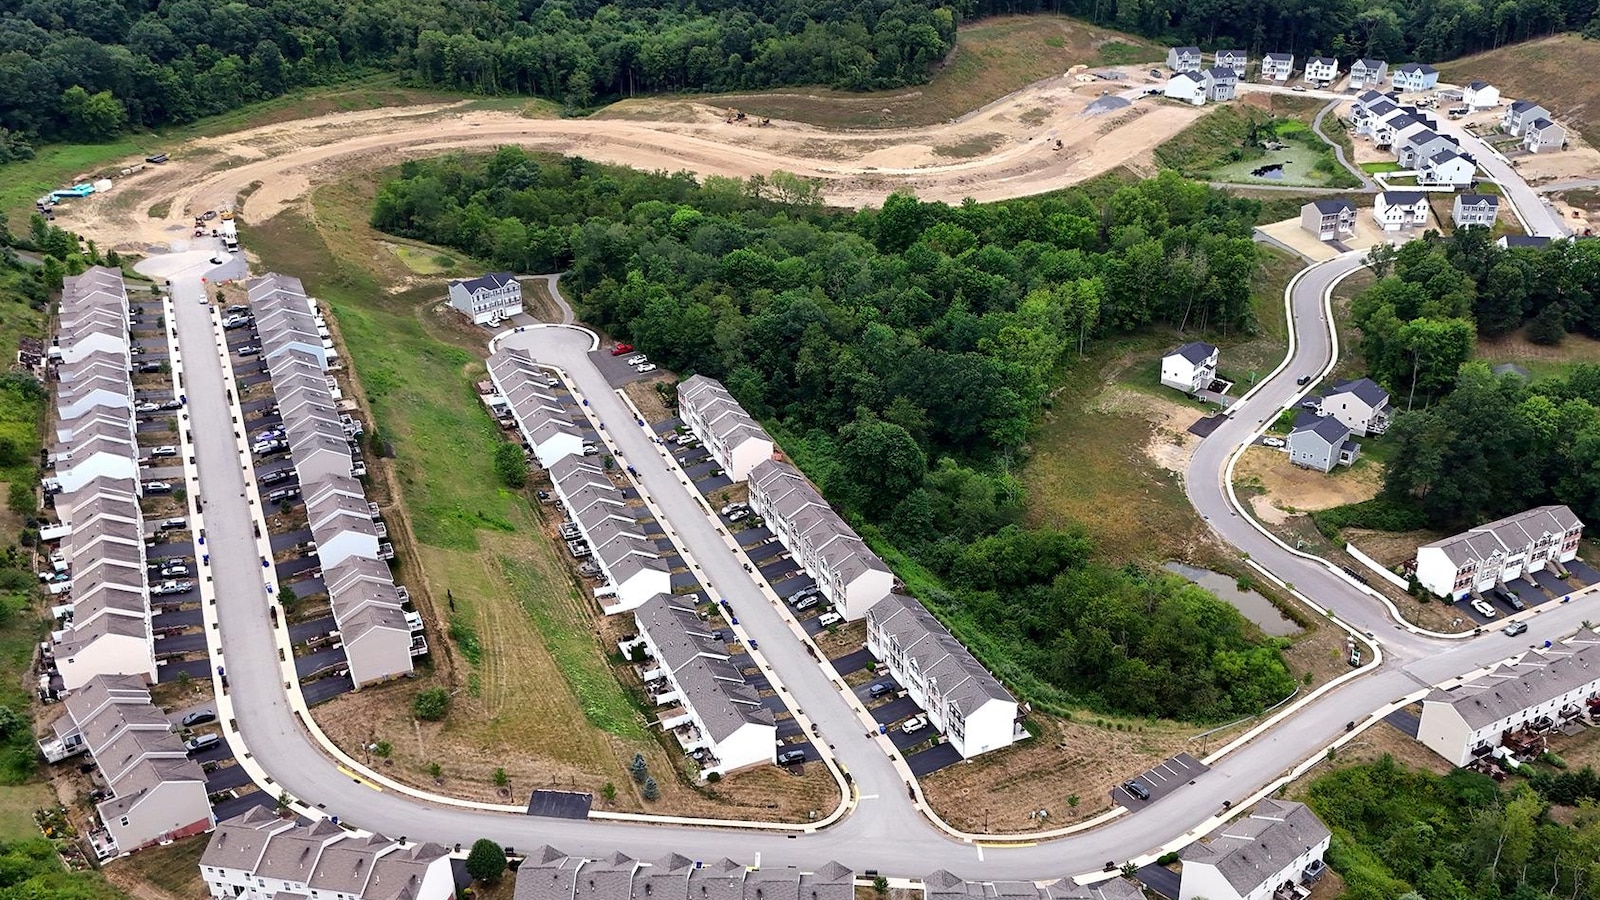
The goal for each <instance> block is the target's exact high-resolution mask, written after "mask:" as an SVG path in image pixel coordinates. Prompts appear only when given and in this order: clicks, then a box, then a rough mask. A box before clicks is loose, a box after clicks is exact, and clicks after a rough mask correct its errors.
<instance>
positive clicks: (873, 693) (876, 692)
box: [867, 681, 894, 697]
mask: <svg viewBox="0 0 1600 900" xmlns="http://www.w3.org/2000/svg"><path fill="white" fill-rule="evenodd" d="M893 690H894V685H893V684H892V683H890V682H887V681H880V682H878V683H877V684H874V685H873V686H872V687H869V688H867V695H868V696H869V697H882V696H883V695H884V694H888V693H890V692H892V691H893Z"/></svg>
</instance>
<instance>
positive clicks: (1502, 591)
mask: <svg viewBox="0 0 1600 900" xmlns="http://www.w3.org/2000/svg"><path fill="white" fill-rule="evenodd" d="M1494 596H1495V599H1496V600H1499V601H1500V602H1501V603H1504V604H1505V605H1507V606H1509V607H1511V611H1512V612H1522V611H1523V610H1525V609H1527V608H1528V604H1526V603H1523V602H1522V597H1521V596H1519V595H1518V594H1517V592H1516V591H1513V590H1511V589H1509V588H1495V589H1494Z"/></svg>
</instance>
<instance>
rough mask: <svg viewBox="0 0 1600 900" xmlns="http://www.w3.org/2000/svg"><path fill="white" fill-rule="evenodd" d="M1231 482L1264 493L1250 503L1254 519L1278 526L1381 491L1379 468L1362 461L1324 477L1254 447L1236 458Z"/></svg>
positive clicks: (1285, 457) (1283, 455)
mask: <svg viewBox="0 0 1600 900" xmlns="http://www.w3.org/2000/svg"><path fill="white" fill-rule="evenodd" d="M1233 480H1234V484H1236V485H1240V486H1248V487H1253V488H1258V489H1261V490H1262V491H1263V492H1264V493H1262V494H1260V495H1258V496H1256V497H1255V498H1253V500H1252V502H1253V505H1254V507H1255V513H1256V515H1257V516H1260V517H1261V518H1262V519H1264V520H1266V521H1268V522H1271V523H1273V524H1281V523H1283V522H1284V521H1285V520H1287V519H1288V518H1289V517H1290V516H1293V515H1299V514H1302V513H1306V512H1314V511H1316V510H1319V509H1331V508H1332V507H1335V506H1343V505H1345V504H1346V503H1359V502H1361V501H1362V500H1370V499H1372V498H1373V497H1375V496H1377V494H1378V490H1379V489H1380V488H1382V487H1383V468H1382V467H1381V466H1379V465H1377V464H1376V463H1372V462H1370V461H1366V462H1365V464H1362V463H1360V462H1358V464H1357V465H1355V466H1353V467H1351V468H1348V469H1347V468H1342V467H1341V468H1336V469H1334V470H1333V471H1332V472H1329V473H1327V474H1324V473H1322V472H1318V471H1315V470H1313V469H1302V468H1300V467H1299V466H1296V465H1294V464H1293V463H1291V462H1289V457H1288V454H1286V453H1284V452H1283V451H1282V450H1274V449H1272V448H1271V447H1262V446H1259V445H1258V446H1254V447H1251V448H1250V449H1248V450H1246V451H1245V452H1244V455H1243V456H1241V457H1240V458H1239V464H1238V466H1236V467H1235V468H1234V470H1233Z"/></svg>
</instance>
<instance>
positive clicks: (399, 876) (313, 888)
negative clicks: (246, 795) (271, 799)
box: [200, 806, 531, 900]
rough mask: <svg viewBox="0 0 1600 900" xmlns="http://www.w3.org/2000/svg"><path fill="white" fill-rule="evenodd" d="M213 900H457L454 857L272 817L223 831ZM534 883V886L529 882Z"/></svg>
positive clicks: (431, 847) (245, 819)
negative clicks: (300, 899)
mask: <svg viewBox="0 0 1600 900" xmlns="http://www.w3.org/2000/svg"><path fill="white" fill-rule="evenodd" d="M200 877H201V879H202V880H204V881H205V883H206V890H207V891H208V892H209V895H210V896H211V897H212V898H213V900H282V898H285V897H293V898H309V897H322V898H325V900H450V898H452V897H454V896H455V894H456V883H455V876H454V875H453V874H452V872H451V863H450V851H449V850H447V849H446V848H444V847H442V846H440V845H438V844H430V843H417V842H416V841H407V840H405V839H403V838H402V839H401V840H399V841H393V840H390V839H388V838H386V837H384V836H382V835H378V834H366V835H364V834H361V833H351V832H348V831H345V830H344V829H343V828H340V827H339V826H338V825H336V824H334V822H333V821H332V820H331V819H318V820H317V821H315V822H312V823H311V824H308V825H299V824H296V823H295V820H294V819H284V818H281V817H279V816H278V815H276V814H275V813H273V812H272V811H271V810H269V809H267V808H265V807H261V806H253V807H251V808H250V810H249V811H248V812H245V813H243V814H242V815H239V816H235V817H234V818H232V819H226V820H224V821H222V822H218V823H217V830H216V832H215V833H214V834H212V836H211V841H210V843H208V844H207V845H206V849H205V852H204V853H202V854H201V856H200ZM530 880H531V879H530Z"/></svg>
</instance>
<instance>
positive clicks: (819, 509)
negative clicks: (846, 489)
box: [750, 460, 895, 620]
mask: <svg viewBox="0 0 1600 900" xmlns="http://www.w3.org/2000/svg"><path fill="white" fill-rule="evenodd" d="M750 507H751V508H752V509H754V510H755V511H756V513H757V514H759V515H760V516H761V517H762V518H764V519H766V522H767V527H768V528H770V529H772V533H773V535H774V536H776V537H777V538H778V540H779V541H780V542H781V543H782V544H783V546H784V547H785V548H786V549H787V550H788V551H789V553H790V555H791V556H792V558H793V559H794V560H795V562H798V563H800V565H801V567H802V568H804V569H805V571H806V573H807V574H808V575H810V576H811V577H812V578H813V579H815V580H816V583H817V586H818V587H819V588H821V589H822V594H823V596H824V597H826V598H827V600H828V602H829V603H831V604H833V606H834V608H835V609H836V610H838V612H839V613H840V614H842V615H843V616H844V617H845V618H846V619H852V620H854V619H859V618H861V617H863V616H865V615H866V614H867V610H869V609H871V608H872V606H873V604H875V603H877V602H878V601H879V600H882V599H883V598H884V597H886V596H888V594H889V592H890V591H891V590H893V589H894V585H895V578H894V573H893V572H890V571H889V567H888V566H887V565H885V564H884V562H883V560H881V559H879V558H878V555H877V554H876V553H873V552H872V550H871V549H869V548H868V547H867V543H866V541H863V540H862V539H861V536H860V535H858V534H856V532H855V529H853V528H851V527H850V526H849V525H848V524H846V523H845V521H844V519H842V518H840V517H839V514H838V513H836V512H834V511H833V508H832V507H830V506H829V505H828V501H826V500H824V499H823V498H822V495H821V494H820V493H818V492H817V489H816V488H814V487H812V486H811V482H809V481H807V480H806V478H805V476H804V475H802V474H800V472H799V470H797V469H796V468H795V467H793V466H791V465H789V464H788V463H784V462H777V461H775V460H767V461H765V462H763V463H761V464H759V465H757V466H756V467H755V468H754V469H752V470H751V472H750Z"/></svg>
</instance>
